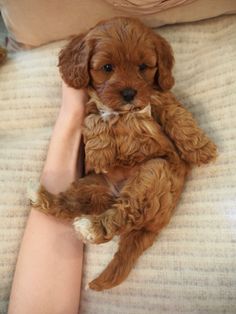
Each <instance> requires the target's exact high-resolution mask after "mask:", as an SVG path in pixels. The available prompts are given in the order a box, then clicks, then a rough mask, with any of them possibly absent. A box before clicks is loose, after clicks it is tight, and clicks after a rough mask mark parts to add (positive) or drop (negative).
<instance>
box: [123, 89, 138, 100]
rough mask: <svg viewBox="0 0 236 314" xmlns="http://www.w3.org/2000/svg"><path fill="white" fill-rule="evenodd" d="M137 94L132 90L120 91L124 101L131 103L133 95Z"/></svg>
mask: <svg viewBox="0 0 236 314" xmlns="http://www.w3.org/2000/svg"><path fill="white" fill-rule="evenodd" d="M136 94H137V91H136V90H135V89H133V88H125V89H123V90H122V91H121V95H122V97H123V98H124V100H125V101H128V102H129V101H131V100H133V99H134V97H135V95H136Z"/></svg>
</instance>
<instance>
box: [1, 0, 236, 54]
mask: <svg viewBox="0 0 236 314" xmlns="http://www.w3.org/2000/svg"><path fill="white" fill-rule="evenodd" d="M109 1H110V4H109V3H108V2H106V1H105V0H96V1H95V0H70V1H68V0H60V1H58V0H40V1H38V0H17V1H16V0H0V9H1V10H2V15H3V18H4V21H5V23H6V25H7V27H8V30H9V32H10V38H11V39H12V40H11V41H10V43H11V47H12V48H13V49H15V47H18V49H19V47H25V48H29V47H30V46H34V47H36V46H39V45H42V44H45V43H49V42H51V41H55V40H61V39H65V38H67V37H68V36H71V35H74V34H78V33H80V32H84V31H87V30H88V29H89V28H90V27H92V26H93V25H94V24H96V23H97V22H99V21H100V20H102V19H107V18H110V17H114V16H127V15H128V16H131V15H134V16H138V17H139V18H140V19H142V21H143V22H144V23H145V24H147V25H148V26H150V27H157V26H161V25H165V24H174V23H182V22H191V21H197V20H202V19H207V18H209V17H215V16H218V15H222V14H229V13H232V12H235V13H236V1H235V0H216V1H215V0H195V1H193V2H191V3H188V4H185V3H183V4H182V5H181V6H177V7H173V8H169V9H168V10H164V11H162V12H157V13H155V14H146V10H145V9H144V8H143V9H142V10H140V7H141V6H145V3H147V2H149V3H150V0H145V1H141V0H135V1H129V2H132V3H134V4H135V3H136V4H137V3H139V7H138V6H137V5H136V6H135V7H136V9H134V10H131V8H130V7H125V6H124V5H121V3H124V2H127V1H126V0H117V1H115V0H114V1H113V0H109ZM169 1H170V0H168V2H169ZM175 1H179V0H175ZM182 1H183V0H182ZM154 2H156V1H153V3H154ZM154 12H155V11H154ZM14 41H17V42H18V43H21V44H22V45H17V44H16V43H15V44H14Z"/></svg>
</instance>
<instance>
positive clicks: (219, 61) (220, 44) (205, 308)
mask: <svg viewBox="0 0 236 314" xmlns="http://www.w3.org/2000/svg"><path fill="white" fill-rule="evenodd" d="M160 33H161V34H162V35H164V36H165V37H166V38H167V39H168V40H169V41H170V42H171V44H172V46H173V49H174V51H175V56H176V66H175V77H176V86H175V88H174V92H175V94H176V95H177V97H178V99H179V100H180V101H181V102H182V103H183V104H185V106H186V107H187V108H188V109H189V110H190V111H191V112H192V113H193V115H194V116H195V117H196V119H197V120H198V121H199V124H200V126H201V127H202V128H203V129H204V130H205V131H206V132H207V133H208V134H209V136H211V137H212V139H213V140H214V141H215V142H216V143H217V145H218V148H219V157H218V159H217V161H216V162H215V163H214V164H211V165H207V166H204V167H201V168H196V169H194V171H193V172H192V174H191V175H190V176H189V178H188V182H187V184H186V189H185V190H184V193H183V195H182V198H181V201H180V204H179V206H178V208H177V210H176V212H175V215H174V216H173V218H172V220H171V223H170V224H169V225H168V227H166V228H165V229H164V230H163V232H162V233H161V235H160V236H159V238H158V240H157V241H156V243H155V244H154V245H153V247H152V248H150V249H149V250H148V251H146V252H145V254H144V255H143V256H142V257H141V258H140V259H139V261H138V263H137V265H136V267H135V269H133V271H132V273H131V274H130V276H129V278H128V279H127V280H126V281H125V282H124V283H123V284H122V285H120V286H119V287H116V288H114V289H112V290H110V291H104V292H101V293H97V292H93V291H90V290H85V286H86V284H87V283H88V281H89V280H91V279H93V278H94V277H95V276H96V275H97V274H99V273H100V271H102V269H103V268H104V267H105V265H106V264H107V262H108V261H109V260H110V259H111V257H112V254H113V253H114V252H115V249H116V245H117V243H116V242H110V243H107V244H104V245H100V246H95V245H88V246H86V249H85V263H84V270H83V273H84V275H83V285H82V295H81V309H80V314H95V313H96V314H111V313H112V314H118V313H119V314H144V313H152V314H154V313H158V314H163V313H167V314H178V313H198V314H205V313H207V314H209V313H210V314H222V313H227V314H234V313H236V175H235V171H236V158H235V157H236V139H235V132H236V106H235V101H236V94H235V90H236V37H235V33H236V16H228V17H221V18H216V19H212V20H208V21H204V22H197V23H193V24H186V25H180V26H172V27H164V28H162V29H161V30H160ZM63 44H64V43H63V42H58V43H53V44H50V45H47V46H44V47H41V48H37V49H34V50H32V51H28V52H19V53H17V54H14V55H11V56H10V59H9V61H8V62H7V63H6V64H5V65H4V66H3V67H1V68H0V191H1V196H0V313H1V314H5V313H6V312H7V303H8V298H9V292H10V286H11V282H12V277H13V272H14V267H15V263H16V258H17V253H18V250H19V246H20V242H21V238H22V235H23V231H24V227H25V223H26V219H27V215H28V213H29V210H30V207H29V202H28V200H27V196H26V193H27V185H28V182H29V181H30V180H36V181H37V180H38V179H39V176H40V172H41V170H42V166H43V163H44V159H45V156H46V151H47V146H48V141H49V138H50V134H51V131H52V126H53V124H54V121H55V119H56V114H57V112H58V108H59V106H60V98H61V92H60V79H59V75H58V69H57V67H56V64H57V55H58V51H59V50H60V48H61V47H62V45H63ZM32 314H33V313H32ZM68 314H69V313H68Z"/></svg>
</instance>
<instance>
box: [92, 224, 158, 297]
mask: <svg viewBox="0 0 236 314" xmlns="http://www.w3.org/2000/svg"><path fill="white" fill-rule="evenodd" d="M155 237H156V234H155V233H153V232H150V231H146V230H144V229H141V230H133V231H131V232H130V233H128V234H125V235H123V236H121V239H120V243H119V249H118V251H117V252H116V254H115V255H114V257H113V259H112V261H111V262H110V263H109V264H108V266H107V267H106V269H105V270H104V271H103V272H102V273H101V274H100V275H99V276H98V277H97V278H96V279H95V280H93V281H92V282H90V283H89V287H90V288H91V289H93V290H97V291H101V290H104V289H110V288H113V287H115V286H117V285H119V284H120V283H121V282H122V281H124V280H125V279H126V278H127V277H128V275H129V273H130V271H131V269H132V268H133V266H134V264H135V262H136V261H137V259H138V257H139V256H140V255H141V254H142V253H143V251H144V250H146V249H147V248H149V247H150V246H151V245H152V244H153V242H154V240H155Z"/></svg>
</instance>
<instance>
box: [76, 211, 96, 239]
mask: <svg viewBox="0 0 236 314" xmlns="http://www.w3.org/2000/svg"><path fill="white" fill-rule="evenodd" d="M73 226H74V229H75V231H76V233H77V235H78V238H79V239H81V240H82V241H83V242H84V243H87V242H90V243H94V240H95V238H96V235H95V230H94V229H93V225H92V222H91V221H90V219H89V218H85V217H78V218H75V220H74V222H73Z"/></svg>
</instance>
